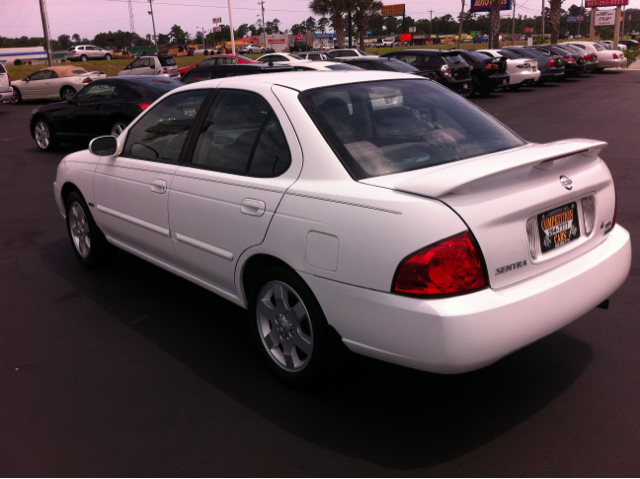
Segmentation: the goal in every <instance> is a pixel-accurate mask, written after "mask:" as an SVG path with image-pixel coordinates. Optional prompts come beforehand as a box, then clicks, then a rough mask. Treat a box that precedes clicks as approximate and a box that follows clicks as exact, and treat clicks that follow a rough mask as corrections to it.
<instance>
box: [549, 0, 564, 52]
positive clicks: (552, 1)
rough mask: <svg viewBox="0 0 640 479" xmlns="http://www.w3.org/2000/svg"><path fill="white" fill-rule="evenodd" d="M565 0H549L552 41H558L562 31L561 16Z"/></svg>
mask: <svg viewBox="0 0 640 479" xmlns="http://www.w3.org/2000/svg"><path fill="white" fill-rule="evenodd" d="M563 1H564V0H549V5H550V7H551V8H550V9H549V16H550V17H551V18H550V20H551V43H558V33H559V31H560V17H561V15H562V2H563Z"/></svg>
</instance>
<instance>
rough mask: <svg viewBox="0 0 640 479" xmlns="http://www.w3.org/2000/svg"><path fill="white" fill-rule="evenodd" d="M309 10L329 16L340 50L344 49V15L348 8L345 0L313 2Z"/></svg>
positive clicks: (316, 0)
mask: <svg viewBox="0 0 640 479" xmlns="http://www.w3.org/2000/svg"><path fill="white" fill-rule="evenodd" d="M309 9H310V10H311V11H312V12H313V13H315V14H316V15H322V16H325V15H326V16H328V17H329V20H331V26H332V27H333V31H334V32H336V40H337V41H338V48H344V18H343V17H342V15H344V14H345V13H346V12H347V10H348V8H347V1H345V0H311V2H309Z"/></svg>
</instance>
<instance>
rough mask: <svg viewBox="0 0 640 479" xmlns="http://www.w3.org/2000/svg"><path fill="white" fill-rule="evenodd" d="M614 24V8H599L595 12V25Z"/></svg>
mask: <svg viewBox="0 0 640 479" xmlns="http://www.w3.org/2000/svg"><path fill="white" fill-rule="evenodd" d="M615 24H616V11H615V10H601V11H598V12H596V22H595V25H596V27H604V26H605V25H615Z"/></svg>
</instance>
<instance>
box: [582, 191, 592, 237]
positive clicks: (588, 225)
mask: <svg viewBox="0 0 640 479" xmlns="http://www.w3.org/2000/svg"><path fill="white" fill-rule="evenodd" d="M581 201H582V219H583V222H584V232H585V234H586V235H587V236H589V235H590V234H591V232H592V231H593V225H594V224H595V222H596V199H595V198H594V197H593V196H587V197H586V198H582V200H581Z"/></svg>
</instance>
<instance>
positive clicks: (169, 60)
mask: <svg viewBox="0 0 640 479" xmlns="http://www.w3.org/2000/svg"><path fill="white" fill-rule="evenodd" d="M158 58H159V59H160V65H162V66H163V67H166V66H173V65H175V64H176V61H175V60H174V59H173V57H158Z"/></svg>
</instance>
